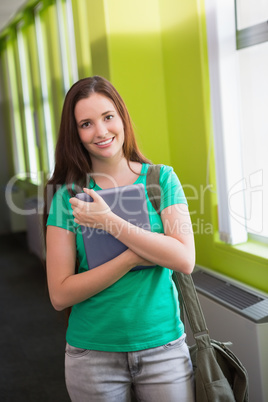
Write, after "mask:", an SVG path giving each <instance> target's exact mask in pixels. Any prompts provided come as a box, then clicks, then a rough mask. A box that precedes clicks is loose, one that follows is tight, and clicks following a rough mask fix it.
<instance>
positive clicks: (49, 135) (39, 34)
mask: <svg viewBox="0 0 268 402" xmlns="http://www.w3.org/2000/svg"><path fill="white" fill-rule="evenodd" d="M39 11H40V7H36V9H35V31H36V40H37V49H38V61H39V72H40V77H41V81H40V82H41V92H42V105H43V113H44V123H45V131H46V147H47V154H48V169H49V172H50V173H52V171H53V169H54V143H55V135H54V132H53V124H52V116H53V113H52V110H51V107H52V106H51V103H49V86H48V74H47V69H46V59H45V54H46V53H45V49H44V40H43V31H42V22H41V18H40V13H39Z"/></svg>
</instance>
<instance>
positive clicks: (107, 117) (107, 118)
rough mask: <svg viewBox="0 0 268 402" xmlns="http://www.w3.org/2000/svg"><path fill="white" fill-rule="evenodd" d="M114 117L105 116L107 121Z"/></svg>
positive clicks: (110, 115)
mask: <svg viewBox="0 0 268 402" xmlns="http://www.w3.org/2000/svg"><path fill="white" fill-rule="evenodd" d="M113 117H114V116H113V115H112V114H109V115H108V116H105V119H106V120H111V119H112V118H113Z"/></svg>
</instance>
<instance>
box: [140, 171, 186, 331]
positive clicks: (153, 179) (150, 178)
mask: <svg viewBox="0 0 268 402" xmlns="http://www.w3.org/2000/svg"><path fill="white" fill-rule="evenodd" d="M162 166H163V165H150V166H149V168H148V171H147V176H146V190H147V194H148V198H149V200H150V201H151V203H152V205H153V207H154V209H155V210H156V212H157V213H158V214H159V215H160V202H161V186H160V183H159V179H160V170H161V167H162ZM172 278H173V281H174V282H175V285H176V288H177V291H178V298H179V303H180V317H181V320H182V322H183V323H185V319H184V308H183V307H184V305H183V299H182V293H181V289H180V287H179V281H178V278H177V275H176V273H175V272H173V274H172Z"/></svg>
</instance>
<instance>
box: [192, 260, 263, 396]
mask: <svg viewBox="0 0 268 402" xmlns="http://www.w3.org/2000/svg"><path fill="white" fill-rule="evenodd" d="M192 277H193V281H194V283H195V286H196V290H197V294H198V298H199V301H200V304H201V306H202V309H203V312H204V315H205V319H206V322H207V326H208V329H209V334H210V337H211V338H212V339H216V340H219V341H223V342H225V341H231V342H232V346H230V349H231V350H232V351H233V352H234V353H235V354H236V355H237V357H238V358H239V359H240V360H241V362H242V363H243V365H244V366H245V368H246V369H247V371H248V375H249V401H250V402H268V296H267V295H266V294H264V293H261V292H258V291H256V290H254V289H252V288H250V287H247V286H245V285H243V284H240V283H238V282H237V281H233V280H231V279H229V278H227V277H225V276H223V275H219V274H216V273H214V272H212V271H210V270H208V269H205V268H203V267H196V268H195V269H194V272H193V274H192ZM185 327H186V333H187V341H188V344H189V345H192V344H193V343H194V339H193V336H192V334H191V330H190V329H189V324H188V322H187V320H186V323H185Z"/></svg>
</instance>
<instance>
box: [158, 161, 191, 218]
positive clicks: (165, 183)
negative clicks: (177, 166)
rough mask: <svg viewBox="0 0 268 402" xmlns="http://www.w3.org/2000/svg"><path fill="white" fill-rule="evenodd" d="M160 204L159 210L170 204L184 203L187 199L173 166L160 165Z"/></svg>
mask: <svg viewBox="0 0 268 402" xmlns="http://www.w3.org/2000/svg"><path fill="white" fill-rule="evenodd" d="M160 186H161V204H160V212H161V211H162V210H163V209H165V208H167V207H168V206H170V205H174V204H186V205H188V203H187V200H186V197H185V194H184V191H183V188H182V185H181V183H180V180H179V178H178V176H177V175H176V173H175V172H174V170H173V168H172V167H170V166H165V165H164V166H162V167H161V170H160Z"/></svg>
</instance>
